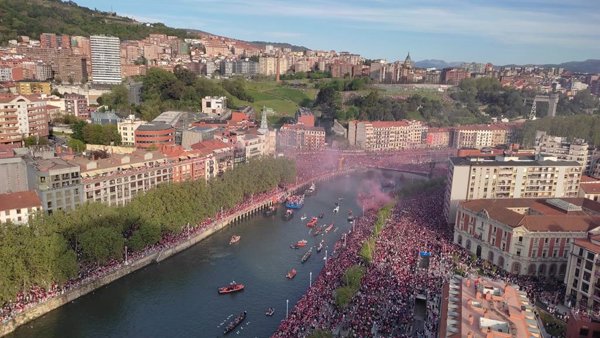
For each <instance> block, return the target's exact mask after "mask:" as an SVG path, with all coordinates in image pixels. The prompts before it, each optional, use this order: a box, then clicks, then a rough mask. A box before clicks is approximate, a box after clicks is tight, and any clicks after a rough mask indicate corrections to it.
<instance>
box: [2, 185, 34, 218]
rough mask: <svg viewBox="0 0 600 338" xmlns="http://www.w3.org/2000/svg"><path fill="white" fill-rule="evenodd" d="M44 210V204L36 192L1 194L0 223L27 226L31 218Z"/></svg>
mask: <svg viewBox="0 0 600 338" xmlns="http://www.w3.org/2000/svg"><path fill="white" fill-rule="evenodd" d="M41 210H42V202H41V201H40V198H39V197H38V195H37V194H36V193H35V191H21V192H13V193H8V194H0V223H6V222H9V221H10V222H12V223H14V224H26V223H27V222H28V221H29V217H32V216H34V215H35V214H36V213H37V212H39V211H41Z"/></svg>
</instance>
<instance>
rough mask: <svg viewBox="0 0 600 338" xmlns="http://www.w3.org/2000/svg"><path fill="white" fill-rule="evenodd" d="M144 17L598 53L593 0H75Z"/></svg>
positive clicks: (445, 44) (240, 33) (363, 44)
mask: <svg viewBox="0 0 600 338" xmlns="http://www.w3.org/2000/svg"><path fill="white" fill-rule="evenodd" d="M75 1H76V3H77V4H79V5H82V6H86V7H89V8H92V9H93V8H96V9H98V10H103V11H111V10H112V11H115V12H117V14H119V15H124V16H129V17H132V18H135V19H137V20H139V21H142V22H163V23H165V24H167V25H169V26H172V27H178V28H190V29H199V30H203V31H206V32H209V33H213V34H217V35H222V36H227V37H230V38H236V39H240V40H247V41H273V42H288V43H291V44H295V45H303V46H306V47H308V48H310V49H318V50H331V49H334V50H336V51H349V52H352V53H359V54H361V55H362V56H364V57H366V58H373V59H375V58H385V59H387V60H388V61H394V60H401V59H404V57H405V56H406V53H407V52H410V53H411V56H412V58H413V60H424V59H441V60H445V61H468V62H470V61H476V62H492V63H494V64H496V65H503V64H513V63H514V64H547V63H561V62H566V61H582V60H586V59H593V58H596V59H597V58H600V44H599V43H598V42H599V41H600V2H598V1H596V0H571V1H558V0H503V1H489V0H479V1H478V0H454V1H441V0H406V1H402V2H399V1H395V0H305V1H300V2H296V1H294V2H292V1H287V0H253V1H248V0H170V1H168V2H165V1H162V0H127V1H115V0H75Z"/></svg>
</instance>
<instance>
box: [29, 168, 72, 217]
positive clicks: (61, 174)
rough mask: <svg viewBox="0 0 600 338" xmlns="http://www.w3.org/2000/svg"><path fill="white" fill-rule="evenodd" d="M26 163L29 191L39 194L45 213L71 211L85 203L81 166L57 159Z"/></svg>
mask: <svg viewBox="0 0 600 338" xmlns="http://www.w3.org/2000/svg"><path fill="white" fill-rule="evenodd" d="M26 161H27V170H28V183H29V189H30V190H35V191H36V192H37V194H38V196H39V197H40V200H41V201H42V208H43V209H44V211H46V212H47V213H49V214H51V213H52V212H54V211H56V210H64V211H69V210H73V209H75V208H76V207H77V206H79V205H81V204H82V203H83V186H82V184H81V175H80V169H79V165H76V164H73V163H69V162H67V161H65V160H63V159H60V158H56V157H54V158H27V159H26Z"/></svg>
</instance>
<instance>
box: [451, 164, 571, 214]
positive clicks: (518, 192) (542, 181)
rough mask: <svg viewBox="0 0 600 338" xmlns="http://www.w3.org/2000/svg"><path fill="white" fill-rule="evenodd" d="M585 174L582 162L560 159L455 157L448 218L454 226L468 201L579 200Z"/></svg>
mask: <svg viewBox="0 0 600 338" xmlns="http://www.w3.org/2000/svg"><path fill="white" fill-rule="evenodd" d="M581 175H582V173H581V166H580V165H579V163H577V162H574V161H559V160H558V159H557V158H556V157H544V156H538V157H516V156H515V157H511V156H496V157H495V158H488V157H452V158H450V163H449V166H448V178H447V180H446V195H445V199H444V216H446V220H447V221H448V222H449V223H452V222H453V221H454V220H455V219H456V209H457V208H458V203H459V202H460V201H465V200H473V199H505V198H507V199H508V198H554V197H556V198H562V197H577V196H578V194H579V185H580V180H581Z"/></svg>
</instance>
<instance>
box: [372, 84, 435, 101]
mask: <svg viewBox="0 0 600 338" xmlns="http://www.w3.org/2000/svg"><path fill="white" fill-rule="evenodd" d="M373 89H377V90H379V93H380V94H382V95H384V96H403V97H409V96H412V95H415V94H418V95H421V96H423V97H427V98H429V99H437V100H442V99H443V97H444V96H445V95H446V93H444V92H440V91H438V90H437V89H433V88H432V89H429V88H415V87H410V86H394V85H373V86H370V88H369V89H368V90H367V93H368V91H370V90H373Z"/></svg>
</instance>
